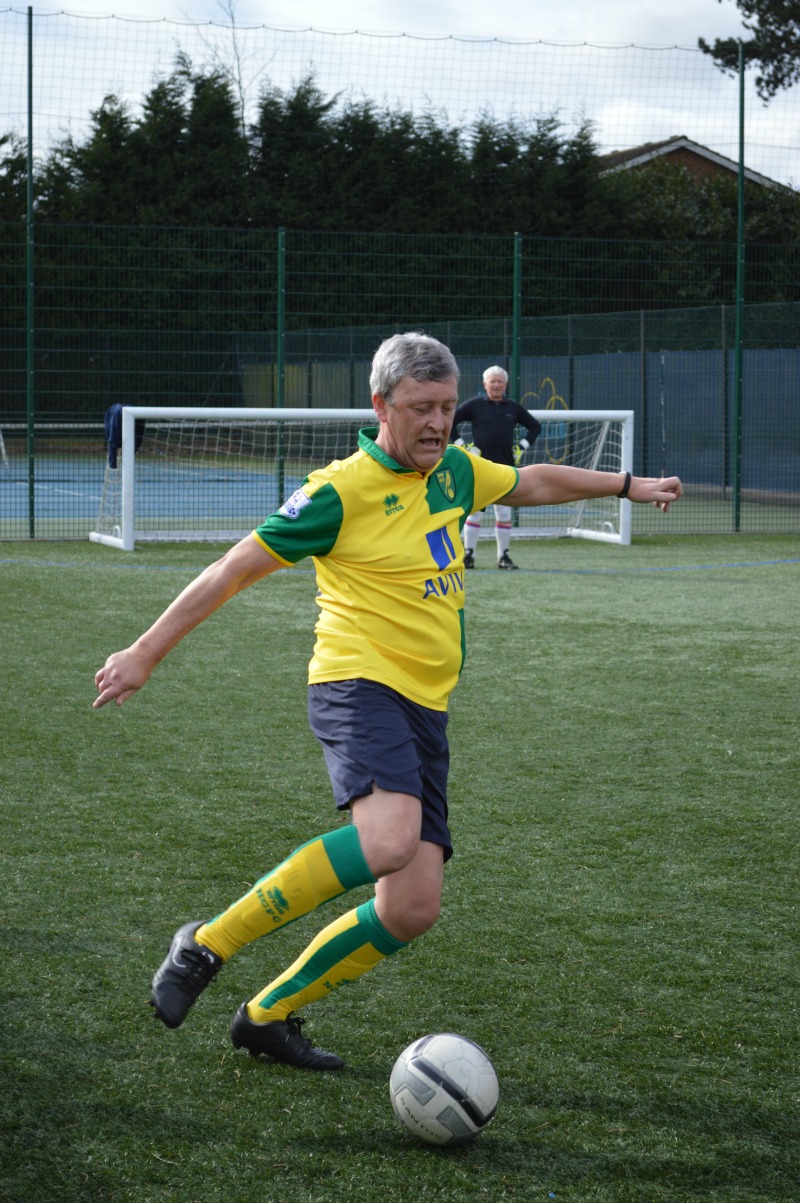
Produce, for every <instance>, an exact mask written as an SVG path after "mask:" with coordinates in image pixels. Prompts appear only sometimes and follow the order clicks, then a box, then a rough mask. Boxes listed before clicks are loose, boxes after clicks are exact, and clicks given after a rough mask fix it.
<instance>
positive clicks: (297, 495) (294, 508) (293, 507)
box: [278, 489, 311, 518]
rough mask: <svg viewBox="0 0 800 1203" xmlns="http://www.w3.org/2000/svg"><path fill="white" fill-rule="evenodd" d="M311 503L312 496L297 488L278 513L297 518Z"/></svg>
mask: <svg viewBox="0 0 800 1203" xmlns="http://www.w3.org/2000/svg"><path fill="white" fill-rule="evenodd" d="M310 504H311V498H310V497H309V496H308V494H307V493H304V492H303V490H302V489H297V490H296V491H295V492H294V493H292V495H291V497H290V498H288V500H287V501H284V503H283V505H282V506H281V508H280V509H279V510H278V513H279V514H283V516H284V518H297V517H298V516H299V514H300V511H301V510H302V509H304V508H305V507H306V506H307V505H310Z"/></svg>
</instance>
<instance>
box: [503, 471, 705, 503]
mask: <svg viewBox="0 0 800 1203" xmlns="http://www.w3.org/2000/svg"><path fill="white" fill-rule="evenodd" d="M624 483H625V476H624V474H623V473H620V472H593V471H591V469H589V468H568V467H565V466H564V465H562V464H531V465H530V466H529V467H527V468H522V469H520V474H519V482H518V483H517V487H516V489H514V491H513V493H509V494H508V496H507V497H504V498H503V501H504V503H505V504H507V505H561V504H563V503H565V502H567V501H583V500H584V499H589V498H591V497H616V496H618V494H619V492H620V490H621V488H622V486H623V484H624ZM682 492H683V486H682V485H681V482H680V480H679V479H678V477H677V476H664V477H654V476H653V477H651V476H631V482H630V486H629V488H628V499H629V500H630V501H637V502H640V503H642V504H648V503H650V504H652V505H655V506H657V507H658V509H660V510H663V511H664V512H665V513H666V511H667V510H668V509H669V507H670V505H671V503H672V502H673V501H677V500H678V498H679V497H680V496H681V493H682Z"/></svg>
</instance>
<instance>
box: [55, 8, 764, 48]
mask: <svg viewBox="0 0 800 1203" xmlns="http://www.w3.org/2000/svg"><path fill="white" fill-rule="evenodd" d="M230 5H233V11H234V13H235V20H236V23H237V24H239V25H269V26H273V27H276V26H277V27H279V28H288V29H299V28H303V27H309V26H311V27H313V28H316V29H321V30H335V31H337V32H342V31H350V30H354V29H357V30H359V31H361V32H362V33H408V34H421V35H425V36H430V37H434V36H447V35H448V34H449V35H451V36H453V37H497V38H511V39H518V38H522V39H528V38H533V39H539V38H541V39H543V40H544V41H548V42H549V41H564V42H594V43H596V44H598V45H604V46H608V45H614V46H618V45H630V44H631V43H635V44H636V45H641V46H685V47H696V45H697V39H698V37H704V38H706V39H707V40H709V41H711V40H713V39H714V38H717V37H728V36H739V35H740V34H742V32H743V26H742V23H741V20H740V13H739V10H738V8H737V7H736V4H735V3H734V0H722V2H721V3H718V0H605V2H604V3H603V2H601V3H598V0H566V2H565V0H492V2H491V3H488V4H487V3H486V0H405V3H404V4H389V3H387V2H386V0H224V2H223V0H188V2H186V3H181V0H81V2H80V3H76V4H74V5H73V4H65V5H63V6H55V5H53V6H50V5H46V4H42V5H38V4H37V5H34V12H51V11H56V10H57V9H58V8H60V9H61V10H62V11H67V12H70V13H75V14H76V15H84V14H86V15H89V14H94V15H103V16H108V15H110V14H112V13H113V14H114V15H116V16H119V17H146V16H150V17H163V18H167V19H172V20H181V19H183V20H188V21H203V20H210V21H218V22H221V23H225V24H227V23H228V13H229V12H230Z"/></svg>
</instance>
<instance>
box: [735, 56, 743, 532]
mask: <svg viewBox="0 0 800 1203" xmlns="http://www.w3.org/2000/svg"><path fill="white" fill-rule="evenodd" d="M738 202H739V203H738V216H737V229H736V379H735V382H734V399H733V449H732V450H733V529H734V530H735V531H739V530H741V525H742V394H743V383H744V382H743V376H744V355H743V348H742V342H743V324H744V266H745V265H744V42H742V41H740V42H739V188H738Z"/></svg>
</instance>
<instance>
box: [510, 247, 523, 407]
mask: <svg viewBox="0 0 800 1203" xmlns="http://www.w3.org/2000/svg"><path fill="white" fill-rule="evenodd" d="M521 325H522V235H521V234H515V235H514V297H513V304H512V330H511V388H512V392H511V396H512V397H513V398H514V400H515V401H518V400H519V399H520V397H521V396H522V359H521V352H520V343H521V330H520V327H521Z"/></svg>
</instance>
